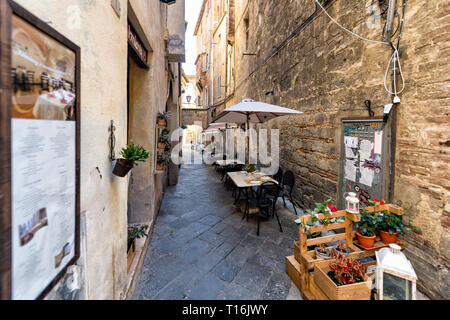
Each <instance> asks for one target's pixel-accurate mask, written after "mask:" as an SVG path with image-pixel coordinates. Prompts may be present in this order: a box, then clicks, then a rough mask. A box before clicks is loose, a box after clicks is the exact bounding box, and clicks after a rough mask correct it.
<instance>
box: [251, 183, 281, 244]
mask: <svg viewBox="0 0 450 320" xmlns="http://www.w3.org/2000/svg"><path fill="white" fill-rule="evenodd" d="M280 191H281V189H280V187H279V186H278V184H277V183H275V182H273V181H266V182H264V183H263V184H261V185H260V186H259V189H258V191H257V192H256V197H254V198H250V199H248V201H247V206H246V208H245V212H244V216H243V217H242V218H243V219H244V217H245V216H247V221H248V216H249V211H250V206H252V205H253V206H256V207H257V208H258V212H257V213H256V214H255V215H256V218H257V219H258V228H257V231H256V235H257V236H259V224H260V221H261V220H267V219H269V218H270V213H269V210H270V208H272V217H273V216H275V217H276V218H277V221H278V226H279V227H280V232H283V228H282V227H281V223H280V219H279V218H278V214H277V212H276V209H275V205H276V202H277V199H278V197H279V195H280Z"/></svg>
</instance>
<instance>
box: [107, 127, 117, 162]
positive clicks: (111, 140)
mask: <svg viewBox="0 0 450 320" xmlns="http://www.w3.org/2000/svg"><path fill="white" fill-rule="evenodd" d="M108 131H109V159H110V160H111V161H114V160H116V154H115V152H114V148H115V147H116V136H115V135H114V131H116V126H115V125H114V120H111V124H110V125H109V128H108Z"/></svg>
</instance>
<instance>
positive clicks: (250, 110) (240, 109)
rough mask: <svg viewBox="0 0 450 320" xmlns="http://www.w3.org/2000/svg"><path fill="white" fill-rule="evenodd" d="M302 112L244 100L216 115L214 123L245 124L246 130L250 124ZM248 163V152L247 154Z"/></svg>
mask: <svg viewBox="0 0 450 320" xmlns="http://www.w3.org/2000/svg"><path fill="white" fill-rule="evenodd" d="M302 113H303V112H301V111H297V110H294V109H289V108H285V107H280V106H276V105H273V104H269V103H265V102H260V101H255V100H252V99H244V100H242V102H240V103H238V104H236V105H234V106H231V107H228V108H226V109H225V110H223V111H222V112H221V113H219V114H218V115H217V117H216V118H215V119H214V122H219V121H220V122H226V123H230V122H233V123H246V124H247V129H248V128H249V127H250V123H263V122H266V121H269V120H272V119H275V118H277V117H281V116H288V115H295V114H302ZM247 145H248V147H250V137H247ZM248 163H250V151H249V152H248Z"/></svg>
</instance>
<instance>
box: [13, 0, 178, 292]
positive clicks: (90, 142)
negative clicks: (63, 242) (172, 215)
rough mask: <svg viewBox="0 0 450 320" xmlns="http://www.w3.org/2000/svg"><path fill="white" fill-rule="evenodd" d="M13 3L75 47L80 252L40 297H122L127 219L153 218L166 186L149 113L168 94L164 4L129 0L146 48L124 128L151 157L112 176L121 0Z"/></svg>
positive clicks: (122, 136) (122, 70)
mask: <svg viewBox="0 0 450 320" xmlns="http://www.w3.org/2000/svg"><path fill="white" fill-rule="evenodd" d="M17 2H18V3H19V4H20V5H22V6H24V7H25V8H26V9H28V10H29V11H31V12H32V13H33V14H35V15H36V16H38V17H39V18H41V19H42V20H44V21H46V22H47V23H49V24H50V26H52V27H53V28H55V29H56V30H57V31H59V32H61V33H62V34H63V35H65V36H66V37H67V38H69V39H70V40H71V41H73V42H74V43H76V44H77V45H78V46H80V48H81V88H80V90H81V181H80V184H81V220H82V230H81V231H82V232H81V242H82V245H81V257H80V259H79V261H78V263H77V264H76V265H75V266H73V267H71V268H70V270H69V271H68V273H67V275H66V276H65V277H64V278H63V279H62V280H61V281H60V282H59V283H58V284H57V285H56V287H55V289H54V290H52V292H51V293H50V294H49V295H48V296H47V299H122V298H124V292H123V290H124V288H125V282H126V268H127V267H126V249H127V248H126V243H127V224H128V223H135V222H149V223H150V224H151V223H153V222H154V221H155V218H156V215H157V212H158V210H159V207H160V202H161V200H162V195H163V190H164V187H165V185H166V184H167V176H166V174H159V175H155V174H154V168H153V166H154V161H153V157H154V150H155V123H156V115H157V113H158V112H163V111H165V110H166V103H167V101H168V99H172V97H169V73H168V71H169V65H168V63H167V59H166V46H165V42H164V38H163V35H164V32H163V31H164V29H165V28H166V22H167V5H165V4H162V3H161V2H160V1H157V0H152V1H144V0H130V1H129V5H130V7H131V8H132V9H133V11H134V13H135V15H136V18H137V20H138V23H139V25H140V27H141V28H142V31H143V32H144V34H145V38H146V41H148V43H149V44H150V46H151V52H149V60H148V62H149V64H150V68H149V70H145V69H140V68H138V67H137V66H136V65H135V64H133V63H130V71H131V74H132V76H131V77H130V82H132V83H133V86H132V90H131V92H130V97H131V104H130V105H131V108H130V120H129V124H130V128H129V129H130V130H129V132H128V134H129V136H130V139H132V140H134V141H135V142H136V143H137V144H140V145H143V146H144V147H145V148H146V149H147V150H148V151H149V152H150V158H149V161H147V162H146V163H142V164H141V163H140V164H139V166H138V167H135V168H134V169H133V170H132V173H130V174H129V175H128V176H127V177H126V178H119V177H116V176H114V175H112V169H113V164H114V163H113V162H111V160H110V159H109V145H108V138H109V132H108V127H109V125H110V121H111V120H114V124H115V126H116V131H115V137H116V150H115V153H116V157H119V156H120V149H121V148H122V147H123V146H125V145H126V143H127V127H128V119H127V102H128V101H127V64H128V43H127V13H128V12H127V10H128V1H126V0H120V7H121V12H120V17H119V16H118V15H117V14H116V12H115V11H114V9H113V8H112V7H111V4H110V1H106V0H105V1H104V0H101V1H100V0H96V1H82V0H73V1H70V4H68V2H67V1H52V0H42V1H33V0H19V1H17ZM180 23H181V24H182V25H184V21H181V22H180ZM175 69H176V68H174V70H175ZM176 94H177V93H176Z"/></svg>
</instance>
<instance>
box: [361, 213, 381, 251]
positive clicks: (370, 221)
mask: <svg viewBox="0 0 450 320" xmlns="http://www.w3.org/2000/svg"><path fill="white" fill-rule="evenodd" d="M378 220H379V215H375V214H371V213H369V212H368V211H367V210H366V209H363V210H362V213H361V220H360V221H359V222H358V223H357V224H356V227H357V228H358V230H357V231H356V236H357V237H358V242H359V244H360V245H361V246H363V247H364V248H372V247H373V246H374V244H375V239H376V235H375V230H376V228H377V224H378Z"/></svg>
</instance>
